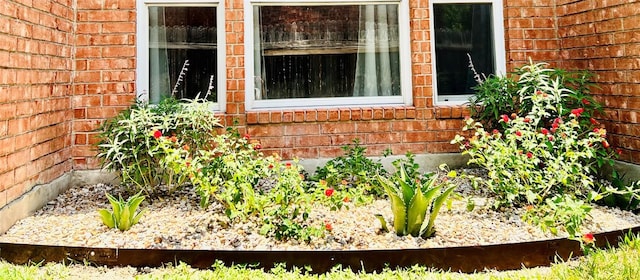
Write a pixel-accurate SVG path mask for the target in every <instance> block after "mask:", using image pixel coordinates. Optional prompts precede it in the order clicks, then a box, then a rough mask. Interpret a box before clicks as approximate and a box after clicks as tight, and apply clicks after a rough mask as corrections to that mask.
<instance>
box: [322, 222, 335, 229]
mask: <svg viewBox="0 0 640 280" xmlns="http://www.w3.org/2000/svg"><path fill="white" fill-rule="evenodd" d="M324 229H326V230H327V231H332V230H333V226H332V225H331V224H330V223H329V222H324Z"/></svg>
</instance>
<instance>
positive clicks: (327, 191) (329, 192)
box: [324, 188, 334, 196]
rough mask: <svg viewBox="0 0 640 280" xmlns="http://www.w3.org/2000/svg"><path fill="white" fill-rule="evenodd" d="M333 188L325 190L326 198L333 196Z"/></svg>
mask: <svg viewBox="0 0 640 280" xmlns="http://www.w3.org/2000/svg"><path fill="white" fill-rule="evenodd" d="M333 191H334V190H333V188H328V189H326V190H324V195H326V196H332V195H333Z"/></svg>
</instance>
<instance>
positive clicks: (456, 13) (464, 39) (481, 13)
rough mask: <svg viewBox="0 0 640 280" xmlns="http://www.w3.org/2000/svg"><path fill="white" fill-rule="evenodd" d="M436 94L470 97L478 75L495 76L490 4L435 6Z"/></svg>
mask: <svg viewBox="0 0 640 280" xmlns="http://www.w3.org/2000/svg"><path fill="white" fill-rule="evenodd" d="M433 9H434V26H435V46H436V73H437V83H438V84H437V85H438V95H460V94H472V93H473V90H472V88H473V87H474V86H476V84H477V82H476V81H475V79H474V78H473V72H472V71H471V69H470V68H469V57H468V56H467V54H468V55H470V56H471V59H472V61H473V64H474V66H475V69H476V71H477V72H478V73H484V74H486V75H489V74H493V73H495V51H494V45H493V41H494V36H493V23H492V16H491V4H434V5H433Z"/></svg>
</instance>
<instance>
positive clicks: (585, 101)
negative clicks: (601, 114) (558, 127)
mask: <svg viewBox="0 0 640 280" xmlns="http://www.w3.org/2000/svg"><path fill="white" fill-rule="evenodd" d="M582 104H584V105H589V104H591V102H590V101H589V100H588V99H586V98H582Z"/></svg>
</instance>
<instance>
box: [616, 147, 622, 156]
mask: <svg viewBox="0 0 640 280" xmlns="http://www.w3.org/2000/svg"><path fill="white" fill-rule="evenodd" d="M616 153H618V155H619V156H621V155H622V149H620V148H618V149H616Z"/></svg>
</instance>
